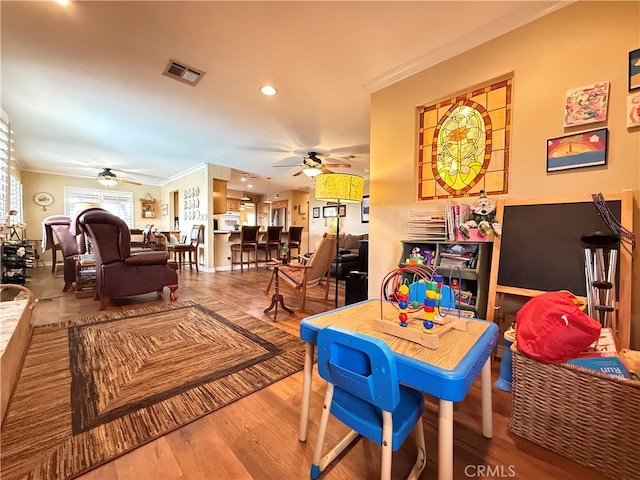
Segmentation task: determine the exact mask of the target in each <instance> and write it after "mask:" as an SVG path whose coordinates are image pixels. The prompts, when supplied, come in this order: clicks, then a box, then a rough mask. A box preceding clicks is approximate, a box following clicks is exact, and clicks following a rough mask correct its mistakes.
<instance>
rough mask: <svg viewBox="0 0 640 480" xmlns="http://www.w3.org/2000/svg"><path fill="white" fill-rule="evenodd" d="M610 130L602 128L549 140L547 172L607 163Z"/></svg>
mask: <svg viewBox="0 0 640 480" xmlns="http://www.w3.org/2000/svg"><path fill="white" fill-rule="evenodd" d="M608 143H609V130H608V129H607V128H600V129H598V130H591V131H589V132H582V133H574V134H572V135H565V136H564V137H557V138H550V139H549V140H547V172H556V171H559V170H569V169H572V168H581V167H593V166H597V165H606V164H607V147H608Z"/></svg>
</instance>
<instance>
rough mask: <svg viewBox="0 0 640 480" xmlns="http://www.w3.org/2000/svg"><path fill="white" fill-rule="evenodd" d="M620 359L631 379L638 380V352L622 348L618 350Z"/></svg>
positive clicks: (639, 353)
mask: <svg viewBox="0 0 640 480" xmlns="http://www.w3.org/2000/svg"><path fill="white" fill-rule="evenodd" d="M620 359H621V360H622V363H624V366H625V367H626V369H627V371H628V372H629V375H631V378H634V379H635V380H640V352H638V351H636V350H629V349H627V348H623V349H622V350H620Z"/></svg>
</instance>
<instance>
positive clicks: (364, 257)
mask: <svg viewBox="0 0 640 480" xmlns="http://www.w3.org/2000/svg"><path fill="white" fill-rule="evenodd" d="M304 256H305V257H306V258H309V257H310V256H311V253H305V254H304ZM336 260H337V265H338V266H337V268H338V280H344V279H345V278H346V276H347V275H349V273H351V272H354V271H358V272H367V271H368V269H369V235H368V234H366V233H363V234H361V235H345V236H344V237H343V238H342V239H341V240H340V255H338V256H337V257H336V258H335V259H334V260H333V262H332V263H331V276H332V277H335V276H336Z"/></svg>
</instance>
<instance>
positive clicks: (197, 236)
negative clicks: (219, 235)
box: [167, 225, 204, 273]
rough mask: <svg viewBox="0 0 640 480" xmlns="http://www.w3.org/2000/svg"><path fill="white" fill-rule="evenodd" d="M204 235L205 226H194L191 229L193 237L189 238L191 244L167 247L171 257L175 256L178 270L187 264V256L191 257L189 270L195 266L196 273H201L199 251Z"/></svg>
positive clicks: (174, 244)
mask: <svg viewBox="0 0 640 480" xmlns="http://www.w3.org/2000/svg"><path fill="white" fill-rule="evenodd" d="M203 235H204V225H194V226H192V227H191V235H190V236H189V243H172V244H169V245H167V253H168V254H169V256H171V254H173V258H174V260H176V262H177V263H178V269H180V270H181V269H182V264H183V263H184V262H185V256H186V254H188V255H189V270H191V268H192V266H193V265H195V267H196V273H199V272H200V270H199V268H198V263H199V262H198V250H199V249H200V241H201V239H202V237H203Z"/></svg>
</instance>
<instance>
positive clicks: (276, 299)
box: [264, 263, 293, 322]
mask: <svg viewBox="0 0 640 480" xmlns="http://www.w3.org/2000/svg"><path fill="white" fill-rule="evenodd" d="M267 266H269V267H271V268H273V275H274V277H275V290H274V292H273V295H271V305H269V306H268V307H267V308H265V309H264V313H268V312H270V311H271V310H272V309H273V308H275V309H276V310H275V312H274V315H273V321H274V322H275V321H276V319H277V318H278V304H280V306H281V307H282V309H283V310H284V311H285V312H288V313H293V310H291V309H290V308H289V307H287V306H286V305H285V304H284V298H283V297H282V295H280V280H279V279H278V269H279V268H280V264H279V263H268V264H267Z"/></svg>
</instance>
